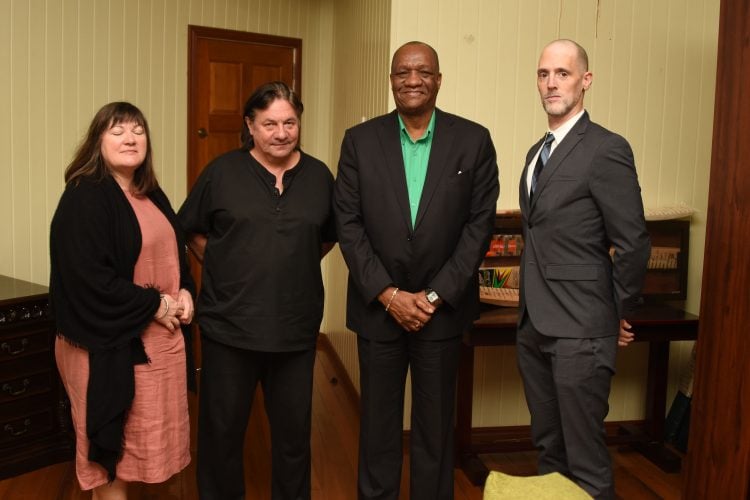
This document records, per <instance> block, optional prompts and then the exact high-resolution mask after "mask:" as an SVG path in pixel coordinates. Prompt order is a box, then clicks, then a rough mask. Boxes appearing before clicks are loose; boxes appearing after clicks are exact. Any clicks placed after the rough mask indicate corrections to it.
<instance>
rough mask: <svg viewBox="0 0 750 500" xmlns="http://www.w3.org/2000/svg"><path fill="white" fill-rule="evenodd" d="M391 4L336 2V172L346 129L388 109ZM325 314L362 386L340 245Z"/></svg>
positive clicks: (333, 130)
mask: <svg viewBox="0 0 750 500" xmlns="http://www.w3.org/2000/svg"><path fill="white" fill-rule="evenodd" d="M389 29H390V2H388V1H386V0H338V1H337V2H336V14H335V17H334V43H333V45H334V48H333V59H334V64H333V66H334V72H333V93H334V96H335V106H334V110H333V120H332V126H331V136H330V141H331V151H332V157H333V161H332V163H331V166H332V168H333V169H335V168H336V162H337V161H338V157H339V151H340V147H341V139H342V137H343V135H344V131H345V130H346V129H347V128H349V127H351V126H353V125H356V124H357V123H360V122H361V121H363V120H365V119H368V118H372V117H373V116H377V115H381V114H383V113H385V112H386V111H387V108H388V72H387V68H388V64H389V60H390V54H389ZM327 259H328V260H329V263H330V267H329V273H328V276H327V281H326V295H327V299H328V300H327V301H326V314H325V319H324V322H323V327H322V328H321V329H322V331H324V332H326V333H327V334H328V338H329V339H330V340H331V343H332V344H333V346H334V348H335V349H336V352H337V353H338V354H339V357H340V358H341V361H342V363H343V364H344V366H345V367H346V369H347V371H348V372H349V375H350V378H351V379H352V382H353V383H354V385H355V387H359V364H358V360H357V346H356V336H355V335H354V334H353V333H352V332H350V331H348V330H347V329H346V324H345V316H346V280H347V276H348V273H347V270H346V265H345V264H344V259H343V257H342V256H341V252H340V251H339V249H338V246H337V247H336V248H335V249H334V251H333V252H331V255H330V256H329V257H328V258H327Z"/></svg>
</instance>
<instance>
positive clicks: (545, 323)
mask: <svg viewBox="0 0 750 500" xmlns="http://www.w3.org/2000/svg"><path fill="white" fill-rule="evenodd" d="M540 146H541V140H540V141H539V142H537V143H536V144H535V145H534V146H532V148H531V149H530V150H529V152H528V154H527V155H526V168H525V169H524V172H523V174H522V175H521V185H520V192H519V200H520V203H521V215H522V221H523V234H524V243H525V247H524V252H523V256H522V259H521V297H520V298H521V301H520V314H519V318H523V314H524V312H527V313H528V314H529V318H530V319H531V322H532V323H533V325H534V327H535V328H536V329H537V330H538V331H539V332H540V333H542V334H544V335H547V336H551V337H576V338H587V337H602V336H608V335H616V334H617V333H618V330H619V320H620V319H621V318H627V317H628V316H629V315H631V314H632V312H633V309H634V308H635V306H636V304H637V303H638V299H639V295H640V291H641V287H642V285H643V278H644V276H645V273H646V265H647V262H648V258H649V255H650V248H651V247H650V241H649V236H648V232H647V231H646V222H645V219H644V216H643V203H642V201H641V189H640V186H639V185H638V176H637V174H636V170H635V165H634V161H633V152H632V150H631V149H630V145H629V144H628V142H627V141H626V140H625V139H624V138H623V137H621V136H619V135H617V134H614V133H612V132H610V131H608V130H606V129H604V128H603V127H601V126H599V125H597V124H596V123H593V122H592V121H590V119H589V116H588V113H584V114H583V116H582V117H581V118H580V119H579V120H578V122H577V123H576V124H575V125H574V126H573V128H572V129H571V130H570V132H569V133H568V134H567V135H566V136H565V138H564V139H563V141H562V142H561V143H560V144H559V145H558V146H557V148H555V150H554V151H553V152H552V155H551V156H550V158H549V160H548V162H547V165H546V166H545V167H544V170H543V171H542V174H541V175H540V177H539V180H538V181H537V186H536V191H535V193H534V196H533V199H532V200H531V203H529V195H528V190H527V185H526V173H527V169H528V168H533V166H531V167H530V166H529V163H530V162H531V160H532V159H533V158H534V155H535V154H536V152H537V151H538V150H539V148H540ZM610 248H613V249H614V251H615V254H614V258H610V253H609V252H610Z"/></svg>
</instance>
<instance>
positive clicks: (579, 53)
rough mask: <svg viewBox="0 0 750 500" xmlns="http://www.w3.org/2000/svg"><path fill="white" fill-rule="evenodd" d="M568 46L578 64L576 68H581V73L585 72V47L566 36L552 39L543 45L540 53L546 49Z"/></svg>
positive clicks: (587, 59) (587, 56) (586, 67)
mask: <svg viewBox="0 0 750 500" xmlns="http://www.w3.org/2000/svg"><path fill="white" fill-rule="evenodd" d="M563 47H565V48H568V49H573V50H574V51H575V53H576V57H575V61H576V64H577V65H578V68H579V69H580V70H581V72H582V73H585V72H587V71H588V70H589V55H588V54H587V53H586V49H584V48H583V47H581V46H580V45H579V44H578V43H576V42H574V41H573V40H569V39H567V38H561V39H559V40H554V41H552V42H550V43H548V44H547V45H545V46H544V49H543V50H542V54H544V52H545V51H546V50H547V49H559V48H563Z"/></svg>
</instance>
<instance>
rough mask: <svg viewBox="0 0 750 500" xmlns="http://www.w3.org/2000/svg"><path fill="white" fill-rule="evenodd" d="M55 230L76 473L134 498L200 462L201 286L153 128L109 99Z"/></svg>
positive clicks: (54, 262)
mask: <svg viewBox="0 0 750 500" xmlns="http://www.w3.org/2000/svg"><path fill="white" fill-rule="evenodd" d="M65 182H66V187H65V192H64V193H63V195H62V197H61V198H60V202H59V204H58V207H57V210H56V212H55V215H54V217H53V219H52V226H51V230H50V257H51V276H50V297H51V302H52V308H53V312H54V316H55V321H56V326H57V331H58V338H57V342H56V345H55V356H56V359H57V366H58V369H59V371H60V376H61V378H62V381H63V384H64V385H65V388H66V390H67V392H68V396H69V397H70V402H71V411H72V417H73V423H74V427H75V433H76V475H77V476H78V481H79V483H80V485H81V488H82V489H83V490H90V489H93V498H94V499H95V500H99V499H109V498H117V499H121V498H126V496H127V483H128V482H131V481H143V482H147V483H158V482H162V481H165V480H166V479H168V478H169V477H170V476H172V475H173V474H175V473H177V472H179V471H180V470H182V469H183V468H185V466H186V465H187V464H188V463H189V461H190V451H189V445H190V436H189V433H190V425H189V419H188V407H187V369H186V363H187V356H186V345H188V346H189V341H188V340H186V339H185V338H184V335H183V332H184V333H188V332H189V329H188V328H185V329H184V330H183V329H182V328H181V327H180V325H186V324H188V323H190V321H191V320H192V316H193V299H192V296H193V291H194V285H193V281H192V278H191V277H190V272H189V269H188V267H187V262H186V260H185V251H184V248H185V243H184V239H183V235H182V231H181V230H180V226H179V223H178V221H177V219H176V216H175V213H174V211H173V210H172V207H171V206H170V204H169V200H168V199H167V197H166V196H165V194H164V192H163V191H162V190H161V189H160V188H159V184H158V182H157V180H156V176H155V174H154V169H153V162H152V153H151V142H150V138H149V130H148V124H147V122H146V119H145V117H144V116H143V113H141V111H140V110H139V109H138V108H136V107H135V106H133V105H132V104H130V103H126V102H113V103H110V104H107V105H105V106H104V107H102V108H101V109H100V110H99V112H98V113H97V114H96V116H95V117H94V119H93V121H92V122H91V125H90V126H89V129H88V133H87V135H86V137H85V138H84V140H83V142H82V144H81V145H80V146H79V148H78V150H77V152H76V154H75V157H74V159H73V161H72V162H71V163H70V165H68V168H67V169H66V171H65Z"/></svg>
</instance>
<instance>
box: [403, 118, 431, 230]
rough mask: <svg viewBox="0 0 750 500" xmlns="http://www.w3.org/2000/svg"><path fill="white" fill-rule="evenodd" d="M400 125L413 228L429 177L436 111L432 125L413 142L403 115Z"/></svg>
mask: <svg viewBox="0 0 750 500" xmlns="http://www.w3.org/2000/svg"><path fill="white" fill-rule="evenodd" d="M398 125H399V127H400V128H401V154H402V155H403V157H404V172H405V174H406V189H407V190H408V192H409V208H410V209H411V226H412V228H413V227H414V224H415V222H416V220H417V210H419V200H420V199H421V198H422V189H423V188H424V181H425V178H426V177H427V163H428V162H429V160H430V149H432V136H433V135H434V131H435V111H433V112H432V118H430V124H429V125H427V131H426V132H425V133H424V135H423V136H422V137H420V138H419V139H417V140H416V141H413V140H412V138H411V137H410V136H409V132H407V131H406V127H405V126H404V121H403V120H402V119H401V115H398Z"/></svg>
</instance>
